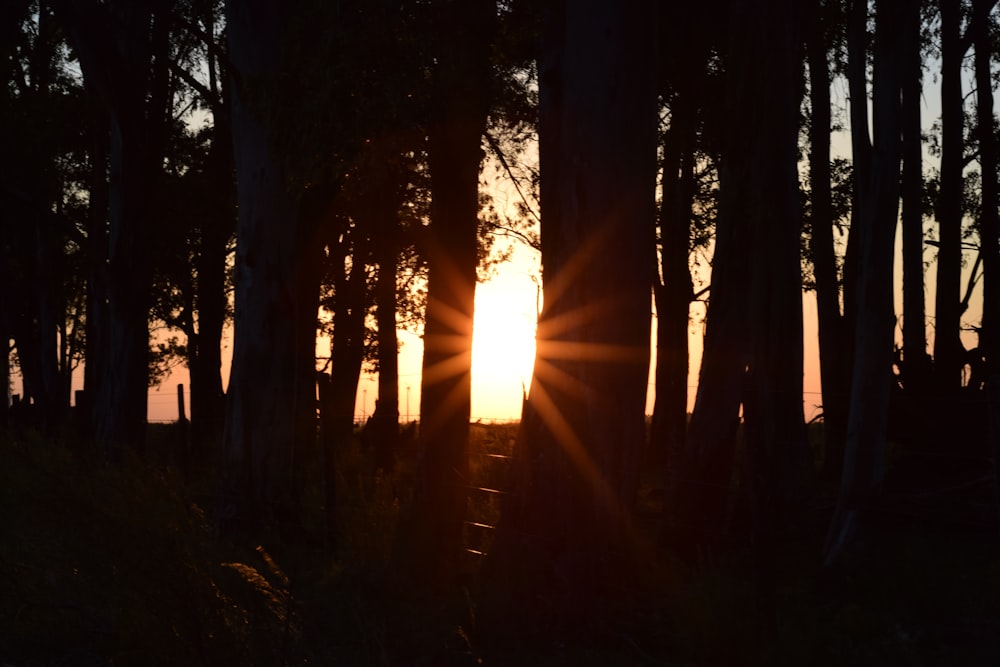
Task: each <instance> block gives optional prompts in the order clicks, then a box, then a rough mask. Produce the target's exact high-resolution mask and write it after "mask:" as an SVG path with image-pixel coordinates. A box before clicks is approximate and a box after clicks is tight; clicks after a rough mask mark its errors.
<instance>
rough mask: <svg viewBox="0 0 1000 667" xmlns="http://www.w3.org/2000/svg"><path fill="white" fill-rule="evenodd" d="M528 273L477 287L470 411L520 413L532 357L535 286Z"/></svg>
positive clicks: (483, 414)
mask: <svg viewBox="0 0 1000 667" xmlns="http://www.w3.org/2000/svg"><path fill="white" fill-rule="evenodd" d="M535 289H536V288H535V286H534V283H533V282H532V281H531V280H530V278H529V277H528V276H526V275H523V274H522V275H520V276H518V275H516V274H515V275H509V274H508V275H506V276H505V275H500V276H498V277H497V278H494V279H493V280H491V281H489V282H485V283H482V284H480V285H478V286H477V288H476V317H475V323H474V326H473V335H472V404H473V405H472V414H473V416H474V417H484V418H491V419H511V418H517V417H519V416H520V412H521V399H522V397H523V394H522V389H523V388H524V387H527V386H528V384H529V383H530V382H531V369H532V365H533V364H534V359H535V326H536V319H537V316H536V312H535V303H536V301H535V296H536V291H535Z"/></svg>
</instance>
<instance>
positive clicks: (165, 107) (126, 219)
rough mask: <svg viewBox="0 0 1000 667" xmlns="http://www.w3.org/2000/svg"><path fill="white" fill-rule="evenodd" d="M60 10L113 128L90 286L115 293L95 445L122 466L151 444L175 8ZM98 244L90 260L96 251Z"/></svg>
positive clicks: (78, 6) (88, 4) (152, 3)
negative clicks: (153, 318) (159, 204)
mask: <svg viewBox="0 0 1000 667" xmlns="http://www.w3.org/2000/svg"><path fill="white" fill-rule="evenodd" d="M53 4H54V6H55V7H56V10H57V12H58V14H59V15H60V16H61V19H62V23H63V25H64V27H65V28H66V30H67V32H68V34H69V38H70V42H71V43H72V45H73V47H74V49H75V51H76V53H77V55H78V56H79V59H80V64H81V67H82V70H83V75H84V80H85V82H86V84H87V87H88V89H89V90H91V91H92V92H93V93H94V94H95V95H96V97H97V98H98V99H99V100H101V103H102V105H103V106H104V109H105V112H106V113H107V114H108V116H109V117H110V121H111V150H110V163H111V167H110V194H109V202H110V207H109V227H108V229H109V234H108V247H107V255H106V257H107V281H106V282H105V283H104V284H103V285H98V284H94V285H91V289H95V288H99V287H106V288H107V294H106V295H105V300H106V304H107V313H106V317H107V319H106V323H107V327H108V328H107V331H106V332H105V333H102V334H101V335H100V336H99V340H100V341H101V342H102V343H103V345H104V348H103V350H102V352H101V355H100V358H99V363H100V364H101V368H100V370H99V374H98V375H97V377H96V380H97V382H98V385H97V386H96V387H95V388H94V389H95V391H93V392H92V393H91V401H92V405H93V414H94V422H95V428H96V436H97V438H98V440H99V441H101V442H102V443H103V444H104V446H105V448H106V451H107V452H108V456H110V457H111V458H115V457H117V456H118V452H119V451H120V449H121V448H122V447H123V446H125V445H133V446H141V445H142V443H143V441H144V438H145V426H146V389H147V374H148V358H149V326H148V316H149V306H150V302H149V292H150V281H151V279H152V277H151V262H150V256H151V255H150V253H151V250H150V235H149V231H150V224H149V223H150V221H151V220H152V217H153V216H152V210H151V207H152V205H153V202H154V201H156V184H157V181H158V177H159V173H160V170H161V160H162V156H163V143H164V140H165V132H166V125H167V118H168V113H169V104H170V100H169V99H168V72H169V63H168V59H169V32H168V22H169V18H168V13H169V9H170V8H169V7H168V6H167V5H165V4H164V3H162V2H159V1H158V0H149V1H146V2H139V3H136V2H127V3H125V2H111V3H97V2H93V1H92V0H58V1H57V2H54V3H53ZM90 245H91V247H90V248H89V250H90V251H91V252H94V251H97V248H96V245H95V244H90ZM102 254H103V252H102ZM99 298H100V297H99ZM101 321H103V318H101V320H99V322H98V323H97V324H98V325H99V323H100V322H101Z"/></svg>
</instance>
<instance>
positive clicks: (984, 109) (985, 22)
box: [972, 0, 1000, 377]
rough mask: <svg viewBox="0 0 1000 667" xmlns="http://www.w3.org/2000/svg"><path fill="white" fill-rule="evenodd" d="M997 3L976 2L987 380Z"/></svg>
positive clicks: (997, 290) (991, 351)
mask: <svg viewBox="0 0 1000 667" xmlns="http://www.w3.org/2000/svg"><path fill="white" fill-rule="evenodd" d="M994 4H996V3H995V0H975V1H974V2H973V21H972V29H973V39H974V43H975V53H976V56H975V57H976V60H975V68H976V90H977V91H978V92H977V95H976V117H977V120H978V125H979V164H980V168H981V169H982V207H981V213H980V216H981V217H980V220H979V237H980V243H981V245H982V248H983V321H982V329H981V330H980V334H979V336H980V347H981V348H982V350H983V353H984V355H985V357H986V366H987V368H986V377H991V376H993V375H994V374H996V373H997V371H998V369H1000V249H998V242H1000V211H998V207H1000V193H998V191H997V179H998V178H1000V176H998V169H1000V167H998V155H997V139H996V130H995V127H996V126H995V122H994V116H993V78H992V75H991V54H992V42H991V38H990V11H991V10H992V8H993V5H994Z"/></svg>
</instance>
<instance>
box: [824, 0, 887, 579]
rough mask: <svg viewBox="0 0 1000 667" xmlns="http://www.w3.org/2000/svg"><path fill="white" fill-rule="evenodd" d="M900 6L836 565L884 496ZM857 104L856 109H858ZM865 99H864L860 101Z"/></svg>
mask: <svg viewBox="0 0 1000 667" xmlns="http://www.w3.org/2000/svg"><path fill="white" fill-rule="evenodd" d="M901 12H902V9H901V7H900V6H899V3H894V2H891V1H888V0H878V1H877V2H876V17H875V52H874V73H873V81H872V86H873V100H872V104H873V115H872V117H873V123H874V130H875V134H874V144H873V150H872V159H871V164H870V167H871V170H870V172H869V182H868V185H867V187H866V188H865V193H866V195H865V196H864V197H863V198H862V199H861V206H862V208H861V210H860V211H859V217H858V222H859V224H860V229H859V234H860V236H859V260H860V261H859V275H858V291H857V319H856V321H855V334H854V335H855V337H854V340H855V343H854V345H855V354H854V367H853V368H854V370H853V374H852V385H851V404H850V413H849V416H848V423H847V443H846V447H845V456H844V468H843V475H842V477H841V485H840V492H839V495H838V498H837V507H836V510H835V513H834V517H833V520H832V522H831V525H830V530H829V533H828V536H827V541H826V545H825V547H824V560H825V563H826V564H827V565H831V564H833V563H834V562H835V561H837V560H838V559H839V557H840V556H841V555H842V554H843V553H844V551H845V549H847V548H848V547H851V546H856V544H857V543H856V540H857V539H858V536H857V533H858V531H859V530H864V529H865V525H866V521H865V519H866V516H867V515H866V512H867V511H868V510H870V509H871V507H872V504H873V503H874V502H875V500H876V499H877V498H878V496H879V495H880V494H881V492H882V486H883V482H884V475H885V454H886V421H887V415H888V405H889V389H890V386H891V383H892V375H891V365H892V345H893V329H894V326H895V318H894V316H893V296H892V268H893V260H894V257H893V255H894V252H893V241H894V238H895V231H896V222H897V220H896V218H897V212H898V206H899V175H900V171H899V169H900V159H901V148H900V136H901V110H900V83H901V76H902V66H901V58H902V56H901V50H900V43H899V42H900V35H899V30H898V26H899V24H900V20H901V19H903V17H902V16H901V15H900V14H901ZM855 99H856V98H852V105H853V104H855V103H857V102H856V101H855ZM861 100H864V98H863V97H862V98H860V100H858V101H861Z"/></svg>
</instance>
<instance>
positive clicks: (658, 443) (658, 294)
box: [650, 91, 696, 488]
mask: <svg viewBox="0 0 1000 667" xmlns="http://www.w3.org/2000/svg"><path fill="white" fill-rule="evenodd" d="M693 98H694V95H693V91H692V93H691V94H690V96H688V95H686V94H685V93H681V94H679V95H677V96H675V98H674V100H673V102H672V104H671V121H670V130H669V134H668V136H667V140H666V141H665V144H664V150H663V161H662V163H663V169H662V173H663V177H662V178H663V195H662V199H661V205H660V221H659V224H660V239H661V250H660V273H661V274H662V276H663V282H662V284H659V282H657V284H656V285H654V298H655V300H656V301H655V303H656V317H657V320H656V371H655V381H656V401H655V403H654V406H653V422H652V427H651V431H650V448H651V449H652V450H654V451H655V452H657V453H660V452H662V453H663V454H665V455H666V459H667V461H668V467H667V471H668V480H667V487H668V488H675V486H676V481H677V479H676V477H675V476H674V475H673V474H672V473H674V472H675V471H679V470H680V468H681V465H680V457H681V455H682V453H683V451H684V442H685V438H686V435H687V403H688V400H687V398H688V391H687V383H688V371H689V367H688V325H689V323H690V308H691V299H692V296H693V293H694V288H693V286H692V283H691V270H690V269H689V268H688V258H689V253H690V244H691V242H690V239H691V207H692V205H693V198H694V159H695V158H694V143H695V138H696V125H695V111H696V109H695V104H694V99H693ZM675 463H677V465H675Z"/></svg>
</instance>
